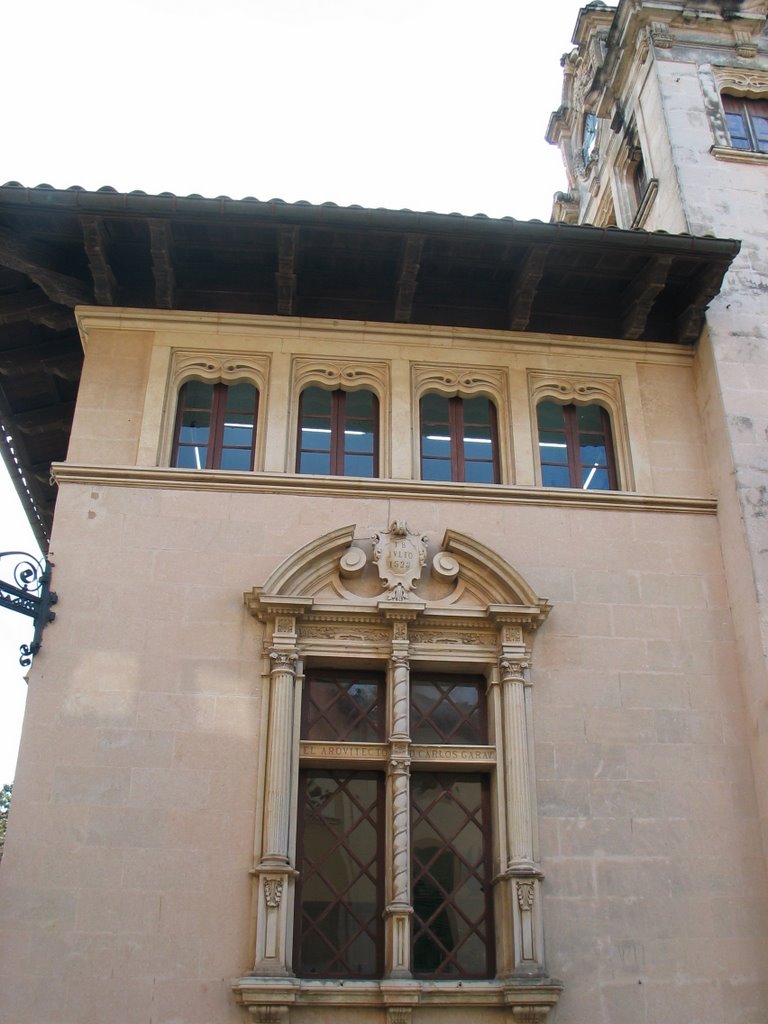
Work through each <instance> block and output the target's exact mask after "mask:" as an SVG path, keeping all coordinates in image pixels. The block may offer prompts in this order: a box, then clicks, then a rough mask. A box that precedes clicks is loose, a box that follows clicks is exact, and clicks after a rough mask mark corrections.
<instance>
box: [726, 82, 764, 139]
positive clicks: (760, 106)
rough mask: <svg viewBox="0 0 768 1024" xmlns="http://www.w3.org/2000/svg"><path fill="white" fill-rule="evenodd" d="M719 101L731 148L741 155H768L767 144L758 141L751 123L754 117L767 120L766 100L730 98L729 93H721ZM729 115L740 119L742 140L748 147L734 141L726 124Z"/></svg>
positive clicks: (751, 97)
mask: <svg viewBox="0 0 768 1024" xmlns="http://www.w3.org/2000/svg"><path fill="white" fill-rule="evenodd" d="M720 99H721V101H722V104H723V112H724V114H725V122H726V127H727V128H728V136H729V138H730V140H731V147H732V148H733V149H738V150H740V151H741V152H742V153H768V142H766V141H764V140H761V139H760V137H759V135H758V133H757V131H756V130H755V124H754V121H753V118H754V117H766V118H768V99H767V98H766V97H764V96H732V95H730V94H729V93H723V94H722V95H721V97H720ZM729 114H730V115H732V116H734V117H739V118H740V119H741V123H742V126H743V128H744V138H745V140H746V141H747V143H748V145H746V146H740V145H737V144H736V142H735V141H734V137H733V133H732V131H731V125H730V124H729V123H728V115H729Z"/></svg>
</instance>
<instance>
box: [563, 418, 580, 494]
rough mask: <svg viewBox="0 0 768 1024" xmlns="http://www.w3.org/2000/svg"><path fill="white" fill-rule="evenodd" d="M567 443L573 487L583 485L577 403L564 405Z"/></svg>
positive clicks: (569, 472)
mask: <svg viewBox="0 0 768 1024" xmlns="http://www.w3.org/2000/svg"><path fill="white" fill-rule="evenodd" d="M563 422H564V426H565V445H566V451H567V453H568V475H569V476H570V478H571V487H581V460H580V458H579V426H578V419H577V415H576V406H575V405H566V406H564V407H563Z"/></svg>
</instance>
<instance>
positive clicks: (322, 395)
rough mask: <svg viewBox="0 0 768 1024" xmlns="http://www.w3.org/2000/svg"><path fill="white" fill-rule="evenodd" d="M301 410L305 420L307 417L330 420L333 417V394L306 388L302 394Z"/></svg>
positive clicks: (323, 390)
mask: <svg viewBox="0 0 768 1024" xmlns="http://www.w3.org/2000/svg"><path fill="white" fill-rule="evenodd" d="M301 408H302V413H303V416H304V418H306V417H307V416H321V417H323V418H324V419H329V418H330V415H331V392H330V391H326V390H325V389H324V388H305V389H304V391H302V393H301ZM302 422H303V421H302Z"/></svg>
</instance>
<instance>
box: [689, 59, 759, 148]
mask: <svg viewBox="0 0 768 1024" xmlns="http://www.w3.org/2000/svg"><path fill="white" fill-rule="evenodd" d="M699 80H700V82H701V86H702V90H703V92H704V97H705V107H706V111H707V114H708V116H709V123H710V127H711V129H712V135H713V137H714V145H713V146H712V148H711V150H710V152H711V153H712V155H713V156H714V157H715V158H716V159H718V160H730V161H733V162H734V163H765V161H766V158H768V153H758V152H754V151H753V150H745V149H736V148H735V147H733V146H732V145H731V136H730V133H729V131H728V126H727V123H726V118H725V111H724V110H723V104H722V100H721V95H722V94H723V93H728V94H729V95H730V96H746V97H752V98H754V99H765V98H766V97H768V71H764V70H760V69H758V68H734V67H717V66H713V65H710V64H703V65H701V66H700V67H699Z"/></svg>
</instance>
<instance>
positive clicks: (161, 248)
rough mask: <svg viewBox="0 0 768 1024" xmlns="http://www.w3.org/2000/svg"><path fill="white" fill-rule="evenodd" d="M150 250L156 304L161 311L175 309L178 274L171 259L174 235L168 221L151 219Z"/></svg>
mask: <svg viewBox="0 0 768 1024" xmlns="http://www.w3.org/2000/svg"><path fill="white" fill-rule="evenodd" d="M147 224H148V225H149V249H150V253H151V255H152V274H153V276H154V278H155V302H156V303H157V305H158V306H159V307H160V309H173V302H174V297H175V293H176V274H175V273H174V270H173V260H172V259H171V243H172V241H173V235H172V233H171V224H170V221H167V220H159V219H157V218H155V217H150V218H149V219H148V220H147Z"/></svg>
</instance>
